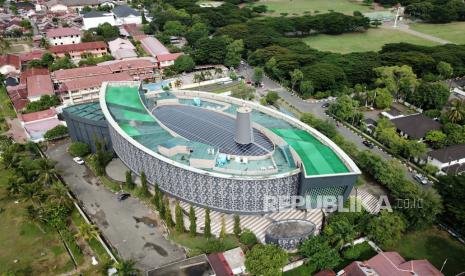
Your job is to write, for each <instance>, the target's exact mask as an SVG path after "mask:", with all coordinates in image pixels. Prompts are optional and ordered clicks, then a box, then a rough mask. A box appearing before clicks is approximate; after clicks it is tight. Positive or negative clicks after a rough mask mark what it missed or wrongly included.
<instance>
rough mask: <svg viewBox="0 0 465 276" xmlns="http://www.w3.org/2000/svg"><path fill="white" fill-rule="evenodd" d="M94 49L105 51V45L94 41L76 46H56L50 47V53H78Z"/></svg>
mask: <svg viewBox="0 0 465 276" xmlns="http://www.w3.org/2000/svg"><path fill="white" fill-rule="evenodd" d="M95 49H107V44H106V43H105V42H103V41H94V42H82V43H77V44H68V45H57V46H52V47H50V49H49V50H50V52H52V53H54V54H57V53H68V52H78V51H88V50H95Z"/></svg>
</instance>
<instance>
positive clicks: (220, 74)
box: [215, 67, 223, 76]
mask: <svg viewBox="0 0 465 276" xmlns="http://www.w3.org/2000/svg"><path fill="white" fill-rule="evenodd" d="M216 75H218V76H223V69H221V68H220V67H216V68H215V76H216Z"/></svg>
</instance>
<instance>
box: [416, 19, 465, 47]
mask: <svg viewBox="0 0 465 276" xmlns="http://www.w3.org/2000/svg"><path fill="white" fill-rule="evenodd" d="M410 28H412V29H413V30H415V31H419V32H422V33H425V34H429V35H433V36H436V37H439V38H442V39H445V40H448V41H450V42H452V43H456V44H465V22H453V23H448V24H426V23H416V24H411V25H410Z"/></svg>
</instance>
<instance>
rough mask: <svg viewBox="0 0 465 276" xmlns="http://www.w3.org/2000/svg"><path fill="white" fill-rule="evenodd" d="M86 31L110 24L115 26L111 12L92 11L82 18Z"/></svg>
mask: <svg viewBox="0 0 465 276" xmlns="http://www.w3.org/2000/svg"><path fill="white" fill-rule="evenodd" d="M82 21H83V24H84V25H83V28H84V30H89V29H92V28H97V27H98V26H99V25H101V24H104V23H108V24H110V25H112V26H115V24H116V23H115V18H114V16H113V13H111V12H101V11H90V12H88V13H85V14H84V15H83V16H82Z"/></svg>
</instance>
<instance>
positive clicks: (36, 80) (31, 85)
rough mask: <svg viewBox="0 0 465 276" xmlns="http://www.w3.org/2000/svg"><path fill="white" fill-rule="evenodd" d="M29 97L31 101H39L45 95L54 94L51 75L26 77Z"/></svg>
mask: <svg viewBox="0 0 465 276" xmlns="http://www.w3.org/2000/svg"><path fill="white" fill-rule="evenodd" d="M26 84H27V98H28V100H29V101H31V102H34V101H38V100H39V99H40V97H42V96H44V95H54V94H55V93H54V89H53V84H52V79H51V78H50V75H33V76H29V77H27V79H26Z"/></svg>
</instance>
